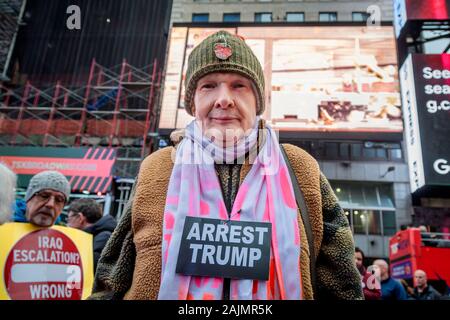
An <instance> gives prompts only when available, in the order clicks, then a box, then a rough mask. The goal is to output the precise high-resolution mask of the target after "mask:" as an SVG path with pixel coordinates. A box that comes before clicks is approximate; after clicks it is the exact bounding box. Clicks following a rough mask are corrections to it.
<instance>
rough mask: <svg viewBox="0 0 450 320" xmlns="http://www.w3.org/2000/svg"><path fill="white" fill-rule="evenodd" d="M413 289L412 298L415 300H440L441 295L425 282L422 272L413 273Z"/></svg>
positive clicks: (424, 274) (425, 278)
mask: <svg viewBox="0 0 450 320" xmlns="http://www.w3.org/2000/svg"><path fill="white" fill-rule="evenodd" d="M414 280H415V285H416V286H415V288H414V295H413V298H414V299H416V300H440V298H441V294H440V293H439V292H438V291H437V290H436V289H434V288H433V287H432V286H431V285H429V284H428V282H427V274H426V273H425V271H423V270H416V272H414Z"/></svg>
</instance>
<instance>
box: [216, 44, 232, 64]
mask: <svg viewBox="0 0 450 320" xmlns="http://www.w3.org/2000/svg"><path fill="white" fill-rule="evenodd" d="M214 53H215V54H216V57H217V58H219V59H220V60H227V59H228V58H229V57H231V55H232V54H233V50H232V49H231V47H230V46H229V45H228V44H227V43H222V42H220V43H216V44H215V45H214Z"/></svg>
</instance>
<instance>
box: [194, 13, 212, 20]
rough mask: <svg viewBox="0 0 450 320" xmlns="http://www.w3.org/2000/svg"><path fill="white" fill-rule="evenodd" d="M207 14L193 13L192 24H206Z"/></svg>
mask: <svg viewBox="0 0 450 320" xmlns="http://www.w3.org/2000/svg"><path fill="white" fill-rule="evenodd" d="M208 21H209V13H193V14H192V22H208Z"/></svg>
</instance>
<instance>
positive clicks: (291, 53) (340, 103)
mask: <svg viewBox="0 0 450 320" xmlns="http://www.w3.org/2000/svg"><path fill="white" fill-rule="evenodd" d="M218 30H219V29H218V28H190V27H174V28H173V29H172V33H171V38H170V44H169V46H170V47H169V56H168V62H167V63H168V64H167V75H166V79H165V86H164V94H163V99H162V110H161V118H160V128H162V129H173V128H183V127H185V126H186V124H187V123H189V122H190V121H191V120H192V117H190V116H189V115H188V114H187V113H186V112H185V111H184V105H183V98H184V79H185V73H186V68H187V58H188V56H189V53H190V52H191V51H192V49H193V48H194V47H195V46H196V45H197V44H198V43H200V42H201V41H202V40H203V39H205V38H206V37H207V36H208V35H210V34H212V33H214V32H216V31H218ZM227 31H229V32H230V33H234V34H238V35H240V36H242V37H243V38H244V39H245V41H246V43H247V44H248V45H249V46H250V47H251V48H252V50H253V51H254V52H255V55H256V56H257V58H258V60H259V61H260V63H261V65H262V66H263V69H264V76H265V81H266V101H265V102H266V111H265V113H264V114H263V117H264V118H265V119H266V120H267V121H268V122H269V123H271V125H272V126H273V127H274V128H276V129H279V130H286V131H315V132H336V131H341V132H380V133H383V132H388V133H392V132H397V133H400V132H402V129H403V127H402V120H401V119H402V113H401V102H400V94H399V83H398V73H397V58H396V48H395V39H394V31H393V28H392V27H390V26H389V27H388V26H382V27H365V26H364V27H361V26H314V27H312V26H292V27H291V26H288V27H287V26H267V27H258V26H255V27H253V26H252V27H236V28H230V29H227Z"/></svg>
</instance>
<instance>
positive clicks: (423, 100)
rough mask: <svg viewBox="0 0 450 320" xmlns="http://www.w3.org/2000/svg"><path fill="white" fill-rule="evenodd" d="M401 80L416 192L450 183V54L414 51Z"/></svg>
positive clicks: (402, 70) (412, 183) (411, 171)
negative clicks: (416, 52)
mask: <svg viewBox="0 0 450 320" xmlns="http://www.w3.org/2000/svg"><path fill="white" fill-rule="evenodd" d="M400 80H401V82H402V95H403V107H404V116H405V136H406V142H407V143H406V145H407V150H408V160H409V167H410V181H411V187H412V192H415V191H416V190H418V189H420V188H422V187H424V186H425V187H427V186H439V187H444V186H450V139H449V137H450V125H449V123H450V98H449V97H450V55H448V54H441V55H424V54H412V55H410V56H409V57H408V59H407V60H406V61H405V64H404V65H403V67H402V69H401V72H400Z"/></svg>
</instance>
